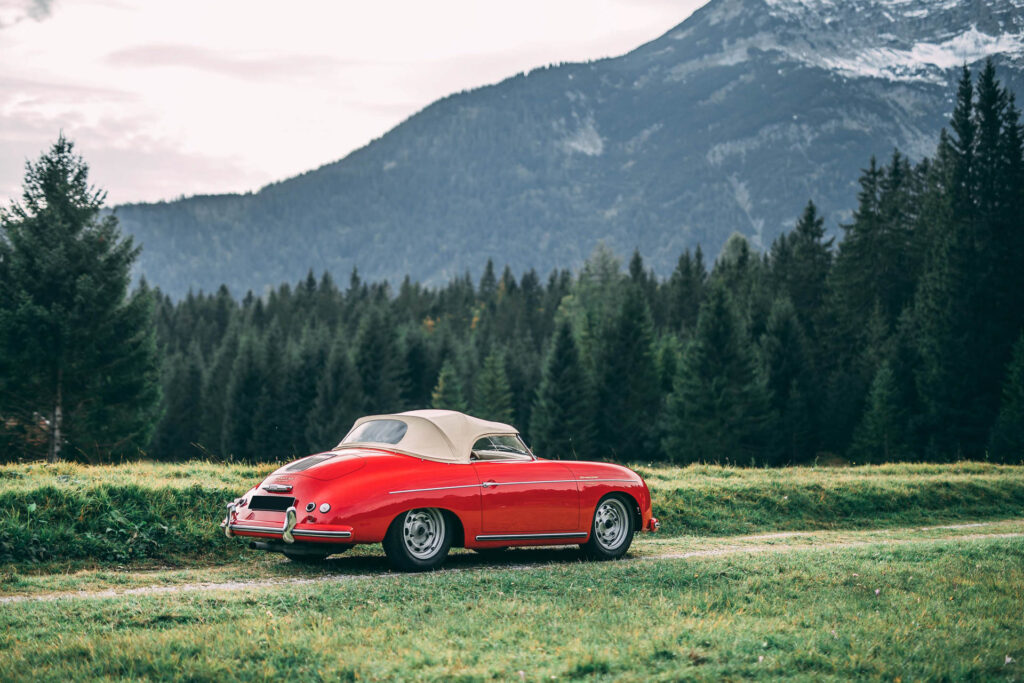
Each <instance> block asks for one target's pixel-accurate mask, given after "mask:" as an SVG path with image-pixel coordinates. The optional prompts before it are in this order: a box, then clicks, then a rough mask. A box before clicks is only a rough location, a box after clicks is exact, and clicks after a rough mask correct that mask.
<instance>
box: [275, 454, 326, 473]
mask: <svg viewBox="0 0 1024 683" xmlns="http://www.w3.org/2000/svg"><path fill="white" fill-rule="evenodd" d="M334 456H335V454H334V453H321V454H320V455H310V456H308V457H305V458H303V459H302V460H299V461H297V462H294V463H292V464H291V465H289V466H288V467H287V468H285V472H301V471H303V470H308V469H309V468H310V467H312V466H313V465H319V464H320V463H322V462H323V461H324V460H330V459H331V458H333V457H334Z"/></svg>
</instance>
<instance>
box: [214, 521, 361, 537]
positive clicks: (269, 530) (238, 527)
mask: <svg viewBox="0 0 1024 683" xmlns="http://www.w3.org/2000/svg"><path fill="white" fill-rule="evenodd" d="M230 529H231V530H232V531H255V532H258V533H262V534H281V533H282V530H281V529H280V528H277V527H265V526H249V525H243V524H232V525H231V526H230ZM292 535H293V536H313V537H316V538H352V532H351V531H326V530H324V531H317V530H314V529H308V530H307V529H295V530H294V531H292Z"/></svg>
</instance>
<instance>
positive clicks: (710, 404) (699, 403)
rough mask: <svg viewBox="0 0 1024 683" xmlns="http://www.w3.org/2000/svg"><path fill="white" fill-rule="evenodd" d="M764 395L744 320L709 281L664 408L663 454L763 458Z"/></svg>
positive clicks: (681, 458)
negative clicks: (695, 323)
mask: <svg viewBox="0 0 1024 683" xmlns="http://www.w3.org/2000/svg"><path fill="white" fill-rule="evenodd" d="M767 420H768V398H767V395H766V392H765V388H764V382H763V380H762V379H761V377H760V376H759V373H758V371H757V366H756V362H755V358H754V354H753V353H752V351H751V347H750V342H749V341H748V337H747V334H746V331H745V329H744V326H743V323H742V319H741V317H740V315H739V313H738V312H737V311H736V308H735V305H734V304H733V303H732V300H731V297H730V295H729V293H728V291H726V289H725V286H724V285H723V284H722V283H720V282H717V283H713V284H712V285H711V286H710V287H709V288H708V292H707V296H706V298H705V300H704V303H703V304H701V309H700V315H699V317H698V319H697V330H696V334H695V335H694V338H693V339H692V340H691V341H690V343H689V344H688V346H687V348H686V351H685V353H684V355H683V362H682V364H681V365H680V367H679V372H678V374H677V375H676V381H675V384H674V388H673V390H672V394H671V395H670V396H669V399H668V407H667V410H666V420H665V425H666V433H665V438H664V440H663V450H664V453H665V455H666V456H667V457H668V458H669V459H670V460H672V461H674V462H683V463H689V462H722V463H725V462H733V463H737V462H738V463H744V464H746V463H750V462H762V463H763V462H764V461H765V458H766V455H767V453H768V452H769V448H768V435H767V433H766V428H767Z"/></svg>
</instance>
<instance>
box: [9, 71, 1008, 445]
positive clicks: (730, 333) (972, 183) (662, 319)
mask: <svg viewBox="0 0 1024 683" xmlns="http://www.w3.org/2000/svg"><path fill="white" fill-rule="evenodd" d="M1022 133H1024V131H1022V127H1021V123H1020V112H1019V110H1018V108H1017V106H1016V103H1015V100H1014V97H1013V96H1012V94H1011V93H1010V92H1009V90H1007V89H1006V88H1004V87H1003V86H1001V85H1000V83H999V82H998V80H997V79H996V71H995V67H994V66H993V64H992V62H988V63H987V64H986V65H985V68H984V69H983V70H982V71H981V73H980V74H979V75H978V78H977V82H976V83H975V82H974V81H973V80H972V76H971V73H970V71H969V70H968V69H967V68H966V67H965V68H964V69H963V73H962V77H961V80H960V83H959V86H958V89H957V90H956V92H955V105H954V107H953V112H952V116H951V118H950V120H949V126H948V128H947V129H945V130H943V131H942V133H941V135H940V136H939V139H940V142H939V144H938V146H937V149H936V150H935V152H934V154H933V155H932V156H930V157H928V158H926V159H924V160H922V161H920V162H919V163H911V162H910V161H909V160H908V158H907V157H906V156H904V155H903V154H902V153H900V152H899V151H896V152H894V153H893V154H892V155H891V156H890V157H889V158H888V159H886V160H885V161H883V162H877V161H876V160H875V159H874V158H871V159H870V160H866V162H867V163H866V165H865V168H864V170H863V171H862V173H861V175H860V178H859V187H860V190H859V192H858V194H857V197H856V207H857V208H856V210H855V211H854V212H853V215H852V219H851V221H850V222H849V223H846V224H843V226H842V229H843V233H844V234H843V238H842V240H841V241H840V242H839V243H838V244H836V243H835V241H834V239H833V238H832V237H829V236H827V235H826V233H825V229H824V220H823V217H822V216H821V214H820V212H819V210H818V209H817V208H816V206H815V204H814V203H807V204H806V205H805V206H804V207H803V209H802V213H801V215H800V218H799V219H798V220H797V221H796V222H795V225H794V227H793V229H792V230H791V231H789V232H787V233H786V234H784V235H781V236H779V237H778V238H777V239H775V240H774V241H773V243H772V244H771V246H770V248H769V249H768V250H767V253H765V254H764V255H761V254H759V253H758V252H757V251H755V250H754V249H753V248H752V246H751V244H750V242H749V241H748V240H747V238H745V237H744V236H742V235H740V234H734V235H733V236H732V237H731V238H730V239H729V241H728V242H727V244H726V245H725V248H724V249H723V250H722V252H721V253H720V255H719V256H718V257H717V258H716V259H715V260H714V262H713V263H712V262H709V261H708V260H707V259H706V258H705V256H704V254H703V253H702V251H701V250H700V248H699V247H698V248H697V249H696V250H693V251H691V250H684V251H683V252H682V253H681V254H680V255H679V257H678V259H677V262H676V266H675V269H674V270H673V272H672V274H671V275H670V276H669V277H667V278H659V277H657V276H656V275H655V274H654V273H653V272H652V270H651V269H650V268H649V267H648V265H647V264H646V262H645V260H644V259H643V258H642V256H641V254H640V253H639V252H634V253H633V255H632V257H631V258H630V259H629V262H628V264H627V265H626V266H625V267H623V265H622V263H621V262H620V260H619V258H618V257H617V256H616V254H615V253H614V251H613V250H611V249H609V248H607V247H605V246H600V247H598V248H597V249H596V250H595V251H594V252H593V253H592V254H591V256H590V257H589V259H588V260H587V261H586V263H585V264H584V265H583V267H582V268H581V269H580V270H579V271H578V272H576V273H572V272H570V271H568V270H556V271H553V272H551V273H550V274H548V275H546V276H541V275H539V274H538V273H537V272H536V271H535V270H528V271H526V272H525V273H522V274H520V275H518V276H517V275H516V274H515V273H513V271H512V270H511V269H510V268H508V267H507V266H506V267H505V268H504V270H503V271H502V272H500V273H499V272H497V271H496V270H495V267H494V264H493V261H486V263H485V266H484V268H483V275H482V277H481V278H479V280H474V279H472V278H470V277H469V276H463V277H458V278H455V279H453V280H451V281H450V282H449V283H448V284H447V285H445V286H443V287H438V288H432V287H427V286H424V285H422V284H418V283H415V282H413V281H412V280H411V279H410V278H408V277H407V278H406V279H405V280H404V281H403V282H402V283H401V285H400V286H399V287H398V288H397V290H392V288H391V287H390V286H389V285H387V284H386V283H380V282H366V281H364V280H363V279H361V278H360V276H359V275H358V273H357V272H355V271H353V273H352V275H351V278H350V280H349V282H348V283H347V284H343V285H341V286H339V285H338V284H336V283H335V282H334V280H333V279H332V278H331V276H330V275H328V274H324V275H322V276H320V277H319V278H318V277H315V276H314V275H313V273H312V271H310V273H309V275H308V276H307V277H306V279H304V280H301V281H300V282H298V284H296V285H295V286H294V287H292V286H289V285H287V284H286V285H281V286H279V287H278V288H277V289H275V290H273V291H272V292H270V294H269V295H267V296H266V297H259V296H256V295H254V294H253V293H251V292H250V293H249V294H247V295H246V296H245V297H244V298H243V299H242V300H241V301H239V300H237V299H236V298H234V297H233V296H232V294H231V293H230V291H229V290H228V288H226V287H221V288H220V289H219V290H217V291H216V292H215V293H213V294H208V295H191V294H190V295H188V296H187V297H185V298H184V299H183V300H180V301H175V300H174V299H172V298H171V297H170V296H169V295H167V294H166V293H163V292H161V291H160V290H159V289H157V290H155V291H154V290H150V289H149V288H148V286H147V285H143V286H142V288H141V290H140V291H137V292H135V293H134V294H133V295H131V296H130V297H129V296H127V295H126V288H127V285H128V268H129V266H130V263H131V259H132V258H133V257H134V254H135V253H136V252H135V250H134V248H133V246H132V244H131V241H130V240H125V241H122V240H120V238H119V237H118V235H117V232H116V226H115V224H114V222H113V221H112V220H111V219H109V217H108V218H102V217H101V216H99V214H98V210H99V205H100V204H99V202H100V201H101V198H102V193H101V192H100V191H97V190H95V188H89V187H88V186H87V184H86V180H85V173H86V167H85V165H84V162H82V161H81V159H80V158H77V159H76V157H74V156H73V154H72V153H71V145H70V143H68V142H66V141H65V140H64V139H63V138H61V139H60V140H59V141H58V143H57V144H56V145H55V146H54V149H53V151H52V152H51V154H50V155H46V156H44V157H43V159H42V160H41V161H40V163H39V164H37V165H30V167H29V170H30V172H29V174H28V176H27V181H26V182H27V185H26V187H27V189H26V197H27V203H26V204H24V205H15V206H14V207H13V209H12V210H11V211H9V212H4V213H3V214H0V219H2V221H0V222H2V226H0V227H3V231H4V239H3V240H0V293H2V294H3V296H2V297H0V332H3V334H2V335H0V341H2V342H3V353H0V365H2V370H3V372H0V445H2V446H3V451H2V452H3V457H4V458H5V459H8V460H14V459H20V458H33V457H38V456H40V455H42V454H43V453H45V452H46V448H47V443H49V450H50V457H51V458H52V459H56V458H57V457H71V458H77V459H84V460H104V459H110V458H116V459H121V458H139V457H145V458H156V459H159V460H175V459H182V458H190V457H196V456H199V455H205V456H207V457H211V458H217V459H227V460H238V461H247V462H257V461H279V460H282V459H287V458H289V457H292V456H297V455H303V454H306V453H308V452H311V451H317V450H322V449H327V448H330V447H331V446H333V445H334V444H335V443H337V442H338V441H339V439H340V438H341V437H342V436H343V435H344V434H345V433H346V431H347V429H348V427H349V426H350V425H351V423H352V421H353V420H354V419H355V418H356V417H358V416H360V415H363V414H367V413H378V412H391V411H400V410H406V409H413V408H423V407H426V406H431V405H432V406H435V407H443V408H455V409H459V410H468V411H470V412H472V413H474V414H477V415H479V416H481V417H484V418H489V419H494V420H501V421H508V422H511V423H513V424H515V425H517V426H518V427H519V428H520V429H521V430H522V432H523V434H524V435H525V436H526V438H527V440H528V442H529V443H531V444H532V446H533V447H534V448H535V450H536V451H537V453H539V454H541V455H543V456H546V457H554V458H583V457H588V458H611V459H615V460H619V461H659V460H668V461H672V462H677V463H688V462H697V461H699V462H722V463H726V462H728V463H738V464H743V465H745V464H758V465H761V464H767V465H780V464H786V463H799V462H809V461H813V460H814V459H815V458H817V457H819V456H820V455H821V454H830V456H844V457H846V458H848V459H850V460H852V461H855V462H879V461H894V460H951V459H958V458H964V457H966V458H991V459H998V460H1004V461H1011V462H1017V461H1019V460H1020V459H1021V457H1022V454H1024V332H1022V327H1024V269H1022V268H1021V265H1022V264H1024V157H1022V147H1024V143H1022V139H1024V134H1022ZM61 217H63V218H61ZM68 217H72V218H73V219H74V220H73V221H72V222H71V223H67V220H68ZM59 218H60V220H58V219H59ZM62 221H63V222H62ZM68 225H71V226H72V228H68V227H67V226H68ZM104 254H106V255H105V256H104ZM40 264H46V267H47V268H49V270H48V271H47V272H48V275H47V276H46V277H45V278H43V279H40V278H38V277H36V276H35V273H36V271H37V270H38V267H39V265H40ZM65 289H66V290H67V291H65ZM150 301H154V302H155V307H154V309H153V313H152V315H153V318H152V320H151V319H150V313H149V311H148V309H149V303H148V302H150ZM69 315H70V316H71V317H69ZM44 328H45V329H46V330H49V331H50V332H49V333H48V334H46V335H40V332H39V330H40V329H44ZM154 339H155V344H154ZM157 349H158V351H157ZM157 353H158V354H159V358H161V359H162V361H161V362H160V364H161V365H162V371H161V373H160V384H161V385H162V398H160V392H159V391H158V387H156V379H155V377H154V375H155V373H154V370H155V363H156V361H155V359H156V358H157V356H156V355H155V354H157ZM158 401H159V402H160V404H159V406H157V402H158ZM155 408H158V409H155ZM62 424H63V425H64V428H63V430H62V429H61V425H62ZM150 435H152V438H151V436H150Z"/></svg>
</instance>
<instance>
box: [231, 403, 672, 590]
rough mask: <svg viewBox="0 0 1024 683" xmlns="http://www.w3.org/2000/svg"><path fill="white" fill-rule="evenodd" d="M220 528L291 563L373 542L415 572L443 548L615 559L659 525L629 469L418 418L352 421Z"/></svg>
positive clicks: (441, 414)
mask: <svg viewBox="0 0 1024 683" xmlns="http://www.w3.org/2000/svg"><path fill="white" fill-rule="evenodd" d="M221 526H222V527H223V528H224V531H225V533H226V534H227V535H228V536H229V537H232V536H244V537H248V538H250V539H251V542H250V547H252V548H255V549H260V550H270V551H277V552H283V553H284V554H285V555H286V556H287V557H288V558H290V559H293V560H299V561H302V560H314V561H316V560H322V559H324V558H326V557H327V556H328V555H330V554H332V553H338V552H342V551H344V550H347V549H348V548H351V547H352V546H353V545H355V544H357V543H382V544H383V546H384V552H385V553H386V555H387V557H388V559H389V560H390V562H391V564H392V565H393V566H394V567H395V568H397V569H402V570H407V571H418V570H426V569H433V568H435V567H437V566H439V565H440V564H441V563H442V562H443V561H444V559H445V557H446V556H447V554H448V550H449V548H451V547H452V546H456V547H465V548H472V549H474V550H479V551H489V550H498V549H504V548H507V547H509V546H524V545H565V544H567V543H578V544H580V546H581V547H582V549H583V551H584V553H585V554H586V555H587V556H588V557H591V558H594V559H614V558H618V557H621V556H623V555H624V554H625V553H626V551H627V550H628V549H629V546H630V544H631V543H632V542H633V534H634V533H636V532H637V531H640V530H644V531H655V530H657V528H658V520H656V519H655V518H654V517H652V516H651V494H650V492H649V491H648V489H647V485H646V484H645V483H644V481H643V479H641V478H640V476H639V475H638V474H636V473H635V472H633V471H632V470H629V469H627V468H625V467H620V466H618V465H612V464H608V463H598V462H578V461H554V460H543V459H541V458H538V457H536V456H534V455H533V453H531V452H530V449H529V448H527V447H526V445H525V444H524V443H523V440H522V439H521V438H520V436H519V432H517V431H516V429H515V428H514V427H510V426H509V425H505V424H500V423H497V422H487V421H484V420H479V419H477V418H474V417H470V416H469V415H463V414H462V413H457V412H453V411H447V410H417V411H412V412H407V413H399V414H396V415H373V416H369V417H363V418H360V419H359V420H357V421H356V423H355V425H353V427H352V430H351V431H350V432H349V433H348V435H347V436H346V437H345V438H344V439H343V440H342V442H341V443H340V444H338V446H337V447H336V448H334V449H333V450H331V451H329V452H327V453H320V454H317V455H310V456H308V457H306V458H302V459H301V460H296V461H295V462H293V463H290V464H288V465H285V466H284V467H282V468H280V469H278V470H277V471H275V472H274V473H272V474H271V475H270V476H269V477H267V478H266V480H264V481H263V482H261V483H260V484H259V485H258V486H256V487H255V488H253V489H251V490H250V491H249V492H248V493H246V494H245V495H244V496H242V497H241V498H239V499H237V500H235V501H234V502H232V503H230V504H229V505H228V516H227V519H225V520H224V522H223V523H222V524H221Z"/></svg>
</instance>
